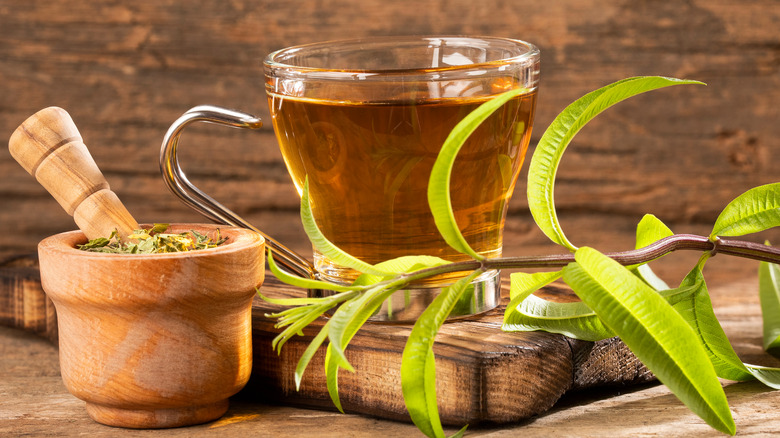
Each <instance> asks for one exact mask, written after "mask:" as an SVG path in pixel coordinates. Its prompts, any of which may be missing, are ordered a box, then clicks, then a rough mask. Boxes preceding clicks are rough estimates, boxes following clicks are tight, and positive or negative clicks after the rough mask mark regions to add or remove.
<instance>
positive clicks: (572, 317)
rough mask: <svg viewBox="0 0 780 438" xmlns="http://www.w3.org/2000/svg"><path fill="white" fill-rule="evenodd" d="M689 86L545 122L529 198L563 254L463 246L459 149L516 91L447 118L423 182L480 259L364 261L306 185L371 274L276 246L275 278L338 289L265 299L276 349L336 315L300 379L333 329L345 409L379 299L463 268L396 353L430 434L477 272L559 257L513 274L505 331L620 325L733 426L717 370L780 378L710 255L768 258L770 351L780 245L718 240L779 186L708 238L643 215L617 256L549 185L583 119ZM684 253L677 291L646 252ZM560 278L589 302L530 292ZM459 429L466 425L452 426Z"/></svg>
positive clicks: (606, 332)
mask: <svg viewBox="0 0 780 438" xmlns="http://www.w3.org/2000/svg"><path fill="white" fill-rule="evenodd" d="M682 84H701V82H697V81H687V80H679V79H672V78H663V77H655V76H654V77H638V78H629V79H625V80H622V81H618V82H615V83H613V84H610V85H608V86H606V87H603V88H601V89H598V90H596V91H593V92H591V93H589V94H587V95H585V96H583V97H582V98H580V99H578V100H577V101H575V102H574V103H572V104H571V105H569V106H568V107H567V108H566V109H565V110H564V111H563V112H561V114H560V115H559V116H558V117H557V118H556V119H555V120H554V121H553V122H552V124H551V125H550V127H549V128H548V129H547V131H546V132H545V133H544V135H543V136H542V138H541V139H540V141H539V144H538V145H537V148H536V151H535V153H534V155H533V157H532V160H531V163H530V168H529V176H528V200H529V208H530V210H531V213H532V215H533V217H534V220H535V222H536V223H537V225H538V226H539V228H540V229H541V230H542V232H544V234H545V235H547V236H548V237H549V238H550V239H551V240H552V241H553V242H554V243H556V244H558V245H560V246H563V247H564V248H566V249H567V250H568V251H570V252H568V253H564V254H555V255H545V256H530V257H505V258H495V259H484V258H482V257H480V256H479V255H478V254H477V253H476V252H475V251H474V250H473V249H472V248H471V247H470V246H469V245H468V243H467V242H466V240H465V238H464V237H463V236H462V234H461V233H460V229H459V227H458V225H457V223H456V221H455V217H454V213H453V211H452V206H451V203H450V197H449V181H450V174H451V172H452V165H453V163H454V161H455V157H456V156H457V154H458V151H459V150H460V148H461V147H462V146H463V144H464V143H465V141H466V139H467V138H468V136H469V135H470V134H471V132H473V131H474V129H476V127H477V126H479V124H480V123H481V122H482V121H484V120H485V119H486V118H487V117H489V116H490V115H491V114H492V113H493V112H494V111H495V110H496V109H497V108H499V107H500V106H501V105H503V104H504V103H505V102H506V101H507V100H509V99H511V98H512V97H514V94H513V92H508V93H505V94H503V95H500V96H498V97H496V98H494V99H493V100H490V101H488V102H486V103H485V104H483V105H482V106H480V107H479V108H477V109H476V110H475V111H473V112H472V113H471V114H469V115H468V116H466V117H465V118H464V119H463V121H461V122H460V123H459V124H458V125H457V126H456V127H455V128H454V129H453V131H452V132H451V134H450V136H449V137H448V138H447V140H446V141H445V143H444V144H443V146H442V149H441V151H440V153H439V157H438V159H437V161H436V163H435V164H434V168H433V171H432V172H431V177H430V180H429V186H428V187H429V188H428V202H429V206H430V208H431V212H432V213H433V216H434V219H435V222H436V226H437V228H438V230H439V232H440V233H441V234H442V236H443V237H444V239H445V241H446V242H447V243H448V244H449V245H450V246H452V247H453V248H455V249H456V250H458V251H459V252H461V253H464V254H469V255H471V257H472V258H473V259H474V260H471V261H465V262H457V263H451V262H448V261H446V260H442V259H440V258H436V257H430V256H411V257H401V258H398V259H394V260H389V261H386V262H382V263H378V264H376V265H369V264H367V263H365V262H363V261H361V260H358V259H356V258H354V257H352V256H351V255H349V254H346V253H344V252H343V251H342V250H341V249H339V248H338V247H336V246H335V245H333V244H332V243H331V242H329V241H328V240H327V239H326V238H325V236H324V235H322V233H321V231H320V230H319V228H318V227H317V224H316V223H315V222H314V219H313V216H312V214H311V210H310V206H309V200H308V184H306V185H305V186H304V190H303V196H302V197H301V219H302V222H303V224H304V229H305V231H306V233H307V235H308V236H309V239H310V240H311V241H312V243H313V245H314V246H315V247H316V248H317V249H318V250H319V251H320V252H322V253H323V254H324V255H326V256H327V257H328V258H330V259H332V260H334V261H336V262H337V263H339V264H341V265H343V266H345V267H348V268H352V269H355V270H357V271H359V272H363V274H362V275H361V276H360V277H358V278H357V280H356V281H355V282H354V283H353V284H352V285H350V286H339V285H334V284H331V283H327V282H323V281H318V280H312V279H308V278H301V277H297V276H294V275H291V274H289V273H286V272H284V271H282V270H281V269H280V268H279V267H278V266H277V265H276V263H275V262H274V260H273V256H272V254H271V253H270V252H269V256H268V261H269V266H270V270H271V271H272V272H273V273H274V275H276V276H277V277H278V278H279V279H280V280H282V281H284V282H286V283H288V284H291V285H294V286H298V287H304V288H308V289H326V290H332V291H334V292H336V293H335V294H334V295H331V296H327V297H321V298H292V299H271V298H268V297H263V299H265V300H267V301H269V302H271V303H275V304H279V305H283V306H290V308H288V309H286V310H284V311H281V312H279V313H276V314H273V315H271V316H272V317H274V318H277V320H278V322H277V327H278V328H282V329H283V330H282V332H281V333H280V334H279V335H278V336H277V338H276V339H275V340H274V342H273V346H274V348H275V349H277V350H280V349H281V348H282V346H283V345H284V343H285V342H286V341H287V340H289V339H290V338H291V337H292V336H295V335H296V334H300V333H301V330H302V329H303V328H304V327H305V326H307V325H308V324H309V323H311V322H313V321H314V320H316V319H317V318H319V317H321V316H322V315H323V314H324V313H325V312H329V311H332V312H333V313H332V315H331V317H330V318H329V319H328V321H327V322H326V323H325V324H324V325H323V326H322V328H321V329H320V332H319V333H318V334H317V335H316V336H315V338H314V339H313V340H312V342H311V343H310V344H309V346H308V348H307V349H306V350H305V351H304V353H303V354H302V356H301V358H300V359H299V362H298V366H297V368H296V371H295V379H296V384H297V385H298V386H299V385H300V382H301V379H302V376H303V373H304V371H305V369H306V367H307V366H308V364H309V362H310V360H311V358H312V357H313V356H314V354H315V352H316V351H317V350H318V349H319V348H320V347H321V346H323V345H324V344H325V341H326V340H327V341H328V343H327V347H325V348H326V357H325V374H326V381H327V385H328V391H329V393H330V395H331V399H332V401H333V403H334V404H335V406H336V407H338V408H339V410H341V403H340V401H339V396H338V372H339V370H340V369H342V368H343V369H346V370H348V371H354V368H353V367H352V365H351V364H350V363H349V361H348V360H347V358H346V355H345V354H344V351H345V349H346V348H347V347H348V345H349V342H350V340H351V339H352V338H353V337H354V335H355V334H356V333H357V331H358V330H359V329H360V327H361V326H362V325H363V324H364V323H365V322H366V321H367V320H368V319H369V318H370V317H371V315H372V314H374V313H375V312H376V311H377V309H378V308H379V307H380V306H381V305H382V303H383V302H384V301H385V300H386V299H388V298H389V297H390V296H391V295H392V294H393V293H394V292H396V291H398V290H401V289H403V288H404V287H406V286H408V285H409V284H412V283H414V282H416V281H419V280H421V279H423V278H428V277H431V276H434V275H440V274H444V273H452V272H465V273H468V274H465V275H464V277H463V278H461V279H460V280H458V281H457V282H455V283H454V284H452V285H451V286H449V287H446V288H444V290H443V291H442V292H441V293H440V294H439V296H437V297H436V299H435V300H434V301H433V302H432V303H431V304H430V305H429V307H428V308H427V309H426V310H425V312H423V314H421V315H420V317H419V318H418V319H417V321H416V323H415V324H414V327H413V328H412V332H411V334H410V336H409V338H408V340H407V344H406V348H405V349H404V353H403V357H402V365H401V380H402V382H401V384H402V389H403V395H404V400H405V403H406V406H407V410H408V411H409V413H410V415H411V418H412V421H413V422H414V423H415V425H417V427H418V428H419V429H420V431H421V432H423V433H424V434H425V435H427V436H430V437H443V436H444V431H443V428H442V425H441V421H440V419H439V414H438V407H437V399H436V392H435V378H436V377H435V365H434V364H435V358H434V355H433V343H434V338H435V336H436V333H437V332H438V330H439V328H440V327H441V325H442V324H443V323H444V321H445V320H446V318H447V316H448V315H449V314H450V313H451V312H452V310H453V309H454V308H455V306H456V305H457V303H458V302H459V300H460V299H461V298H462V297H463V296H465V295H466V294H467V293H468V292H469V290H470V289H471V288H472V287H473V286H472V285H471V281H472V280H473V279H474V278H476V277H477V276H478V275H479V274H480V273H482V272H484V271H485V270H488V269H515V270H522V269H528V268H552V269H556V268H557V270H552V271H546V272H535V273H527V272H515V273H512V274H511V276H510V278H511V287H510V298H511V302H510V304H509V306H508V307H507V309H506V312H505V315H504V324H503V327H502V328H503V330H506V331H530V330H545V331H549V332H554V333H561V334H564V335H566V336H571V337H574V338H578V339H584V340H591V341H595V340H599V339H605V338H609V337H614V336H618V337H620V339H622V340H623V342H624V343H625V344H626V345H627V346H628V347H629V348H630V349H631V351H632V352H633V353H634V354H635V355H636V356H637V358H639V359H640V360H641V361H642V362H643V363H644V364H645V366H647V367H648V368H649V369H650V370H651V371H652V372H653V373H654V374H655V375H656V376H657V377H658V379H659V380H660V381H661V382H662V383H664V384H665V385H667V387H669V389H670V390H671V391H672V392H673V393H674V394H675V395H676V396H677V397H678V398H679V399H680V400H681V401H682V402H683V403H685V404H686V405H687V406H688V407H689V408H690V409H691V410H692V411H693V412H695V413H696V414H697V415H699V416H700V417H701V418H702V419H703V420H704V421H706V422H707V423H708V424H709V425H710V426H712V427H713V428H715V429H717V430H719V431H722V432H725V433H729V434H734V433H735V431H736V425H735V423H734V420H733V418H732V416H731V412H730V410H729V406H728V402H727V400H726V397H725V393H724V392H723V388H722V387H721V385H720V382H719V380H718V378H719V377H720V378H725V379H730V380H737V381H743V380H750V379H758V380H760V381H761V382H763V383H765V384H766V385H768V386H770V387H772V388H780V369H773V368H767V367H760V366H754V365H749V364H744V363H742V361H741V360H740V359H739V358H738V357H737V355H736V353H735V352H734V350H733V348H732V347H731V344H730V343H729V341H728V339H727V338H726V336H725V334H724V332H723V329H722V328H721V326H720V324H719V323H718V321H717V318H716V317H715V315H714V312H713V310H712V303H711V301H710V298H709V294H708V292H707V286H706V283H705V281H704V278H703V275H702V270H703V267H704V265H705V263H706V262H707V260H709V259H710V258H711V257H712V256H714V255H715V254H727V255H731V256H737V257H746V258H751V259H755V260H759V261H761V264H760V269H759V283H760V297H761V302H762V309H763V311H764V332H765V340H764V345H765V348H766V349H767V350H768V351H770V352H775V351H778V350H780V269H779V268H778V265H777V263H780V248H775V247H772V246H768V245H760V244H756V243H752V242H747V241H741V240H735V239H724V237H736V236H743V235H746V234H750V233H756V232H760V231H763V230H767V229H769V228H773V227H776V226H778V225H780V183H775V184H768V185H765V186H760V187H756V188H754V189H751V190H749V191H747V192H746V193H744V194H743V195H740V196H739V197H737V198H736V199H734V200H733V201H732V202H731V203H729V204H728V205H727V206H726V208H725V209H724V210H723V212H722V213H721V214H720V216H719V217H718V219H717V220H716V222H715V225H714V227H713V230H712V232H711V233H710V235H709V236H706V237H704V236H696V235H689V234H674V233H673V232H672V231H671V230H670V229H669V228H668V227H666V225H664V224H663V223H662V222H661V221H660V220H658V219H657V218H655V217H654V216H652V215H647V216H645V217H644V218H643V219H642V221H641V222H640V223H639V225H638V228H637V246H636V249H634V250H630V251H623V252H616V253H607V254H602V253H600V252H599V251H597V250H595V249H593V248H587V247H583V248H577V247H576V246H575V245H574V244H572V243H571V241H570V240H569V239H568V238H567V237H566V235H565V234H564V233H563V230H562V228H561V226H560V222H559V220H558V217H557V213H556V210H555V203H554V182H555V176H556V173H557V169H558V166H559V163H560V161H561V159H562V157H563V153H564V152H565V150H566V148H567V146H568V145H569V143H570V142H571V140H572V138H573V137H574V135H575V134H576V133H577V132H578V131H579V130H580V129H581V128H582V127H583V126H585V124H587V122H588V121H590V120H591V119H592V118H593V117H595V116H596V115H598V114H599V113H601V112H602V111H604V110H605V109H607V108H609V107H610V106H612V105H614V104H616V103H618V102H620V101H622V100H624V99H627V98H629V97H631V96H634V95H637V94H640V93H643V92H646V91H650V90H655V89H659V88H663V87H668V86H672V85H682ZM514 93H515V94H516V93H517V92H514ZM677 250H693V251H700V252H701V253H702V255H701V257H700V259H699V262H698V263H697V264H696V266H694V267H693V269H692V270H691V271H690V273H689V274H688V276H686V278H685V279H684V280H683V281H682V282H681V284H680V285H679V286H678V287H676V288H670V287H669V286H667V285H666V283H664V282H663V281H662V280H661V279H660V278H658V277H657V276H656V275H655V274H654V273H653V272H652V270H651V269H650V267H649V265H648V264H647V263H648V262H651V261H653V260H655V259H657V258H659V257H662V256H664V255H666V254H668V253H670V252H673V251H677ZM559 279H562V280H563V281H564V282H566V283H567V284H568V285H569V286H570V287H571V288H572V290H573V291H574V293H575V294H576V295H577V296H578V297H579V298H580V300H581V302H576V303H554V302H548V301H545V300H543V299H541V298H539V297H537V296H535V295H534V294H533V292H535V291H537V290H539V289H540V288H542V287H544V286H546V285H547V284H549V283H551V282H553V281H556V280H559ZM334 309H335V310H334ZM464 432H465V427H464V428H463V429H461V430H460V431H459V432H458V434H457V435H462V434H463V433H464Z"/></svg>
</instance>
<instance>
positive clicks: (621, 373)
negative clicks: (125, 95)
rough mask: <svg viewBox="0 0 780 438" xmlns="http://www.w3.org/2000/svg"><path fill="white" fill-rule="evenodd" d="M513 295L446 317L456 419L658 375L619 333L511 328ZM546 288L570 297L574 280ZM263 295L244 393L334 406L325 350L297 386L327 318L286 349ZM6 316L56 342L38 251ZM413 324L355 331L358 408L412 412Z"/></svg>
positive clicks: (512, 411) (443, 362)
mask: <svg viewBox="0 0 780 438" xmlns="http://www.w3.org/2000/svg"><path fill="white" fill-rule="evenodd" d="M263 289H264V291H263V292H264V293H266V294H268V295H269V296H301V294H304V293H305V291H303V290H301V289H297V288H292V287H290V286H287V285H284V284H281V283H279V282H278V281H277V280H276V279H275V278H273V277H271V276H269V277H267V279H266V283H265V285H264V286H263ZM504 292H505V293H504V295H505V296H504V300H503V303H504V304H503V305H502V306H501V307H499V308H497V309H495V310H493V311H491V312H488V313H486V314H483V315H479V316H477V317H473V318H469V319H462V320H458V321H453V322H448V323H446V324H445V325H444V326H443V327H442V329H441V331H440V332H439V334H438V336H437V338H436V344H435V346H434V353H435V354H436V373H437V393H438V398H439V410H440V414H441V418H442V421H443V422H444V423H445V424H448V425H463V424H472V425H474V424H479V423H499V424H500V423H510V422H516V421H519V420H523V419H526V418H529V417H531V416H534V415H537V414H540V413H543V412H545V411H547V410H548V409H549V408H551V407H552V406H553V405H554V404H555V403H556V402H557V401H558V399H560V397H561V396H562V395H563V394H564V393H566V392H568V391H576V390H583V389H587V388H592V387H599V386H614V385H633V384H637V383H642V382H648V381H651V380H654V377H653V375H652V374H651V373H650V372H649V371H648V370H647V369H646V368H645V367H644V366H643V365H642V364H641V363H640V362H639V361H638V360H637V359H636V358H635V357H634V356H633V354H631V352H630V351H629V350H628V348H627V347H626V346H625V345H624V344H623V343H622V342H621V341H620V340H618V339H616V338H613V339H607V340H604V341H599V342H595V343H594V342H584V341H577V340H573V339H570V338H567V337H565V336H561V335H556V334H550V333H543V332H532V333H505V332H502V331H501V321H502V315H503V309H504V307H503V306H505V305H506V302H507V296H506V295H507V293H506V292H508V291H507V290H506V289H504ZM543 294H545V295H547V296H548V297H552V298H554V299H561V300H570V299H571V293H570V292H569V291H568V290H566V289H565V288H559V287H548V288H546V289H545V290H544V292H543ZM279 309H280V308H279V307H276V306H273V305H270V304H268V303H265V302H263V301H262V300H260V299H259V298H256V299H255V301H254V304H253V321H252V323H253V344H254V362H253V363H254V365H253V371H252V377H251V379H250V382H249V384H248V385H247V387H246V388H245V389H244V390H243V391H242V392H241V393H240V394H239V396H240V397H243V398H248V399H251V400H256V401H259V402H264V403H274V404H290V405H297V406H305V407H312V408H317V409H333V405H332V403H331V401H330V397H329V395H328V392H327V389H326V384H325V375H324V371H323V362H324V356H325V355H324V351H323V350H322V349H320V351H319V352H318V353H317V355H315V357H314V358H313V359H312V361H311V363H310V364H309V368H308V369H307V371H306V373H305V374H304V378H303V381H302V384H301V388H300V391H296V389H295V381H294V370H295V366H296V364H297V361H298V358H299V357H300V355H301V353H303V351H304V349H305V348H306V347H307V346H308V343H309V342H310V341H311V339H312V337H313V336H314V335H315V334H316V333H317V331H318V329H319V327H321V324H322V323H323V322H322V321H317V322H315V323H314V324H312V325H311V326H310V327H309V328H307V329H306V330H305V331H304V334H303V336H299V337H295V338H293V339H291V340H290V341H289V342H288V343H287V344H286V345H285V346H284V349H283V350H282V353H281V354H279V355H277V354H276V352H274V351H272V350H271V340H272V339H273V338H274V337H275V336H276V334H277V333H278V332H279V331H278V330H277V329H275V328H274V320H272V319H269V318H268V317H266V316H265V315H266V314H268V313H272V312H274V311H277V310H279ZM0 325H4V326H11V327H19V328H22V329H25V330H28V331H31V332H34V333H37V334H40V335H42V336H45V337H47V338H48V339H50V340H52V341H53V342H56V339H57V325H56V312H55V309H54V307H53V305H52V304H51V302H50V301H49V300H48V299H47V298H46V296H45V294H44V293H43V290H42V289H41V286H40V275H39V272H38V269H37V260H36V258H35V257H34V256H20V257H15V258H10V259H7V260H0ZM410 331H411V326H407V325H391V324H367V325H366V326H365V327H364V328H363V329H362V330H360V332H358V334H357V335H356V336H355V337H354V339H353V340H352V342H351V344H350V346H349V348H348V349H347V351H346V353H347V358H348V359H349V360H350V362H351V363H352V365H353V366H354V367H355V369H356V372H355V373H350V372H347V371H345V370H341V372H340V374H339V392H340V396H341V402H342V405H343V407H344V409H345V410H346V411H348V412H353V413H360V414H365V415H371V416H376V417H381V418H388V419H395V420H402V421H408V420H409V417H408V414H407V413H406V408H405V406H404V402H403V396H402V394H401V384H400V366H401V354H402V352H403V348H404V345H405V343H406V338H407V336H408V334H409V332H410Z"/></svg>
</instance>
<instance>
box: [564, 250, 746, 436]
mask: <svg viewBox="0 0 780 438" xmlns="http://www.w3.org/2000/svg"><path fill="white" fill-rule="evenodd" d="M575 260H576V261H577V263H572V264H569V265H568V266H567V267H566V268H564V270H563V278H564V280H565V281H566V282H567V283H568V284H569V285H570V286H571V287H572V288H573V289H574V291H575V293H577V295H578V296H579V297H580V298H581V299H582V301H583V302H585V303H586V304H587V305H588V307H590V308H591V309H593V310H594V311H595V312H596V314H597V315H598V316H599V318H601V319H602V320H603V321H604V323H605V325H606V326H607V327H609V328H610V329H612V330H613V331H614V332H615V333H616V334H617V335H618V336H620V338H621V339H622V340H623V342H624V343H625V344H626V345H627V346H628V347H629V348H630V349H631V351H632V352H633V353H634V354H635V355H636V356H637V358H638V359H639V360H641V361H642V363H644V364H645V366H647V367H648V368H649V369H650V371H652V372H653V373H654V374H655V375H656V377H658V379H659V380H660V381H661V382H662V383H664V384H665V385H666V386H667V387H668V388H669V389H670V390H671V391H672V392H673V393H674V394H675V395H676V396H677V397H678V398H679V399H680V400H681V401H682V402H683V403H685V405H687V406H688V408H689V409H691V410H692V411H693V412H694V413H696V414H697V415H699V416H700V417H701V418H702V419H704V420H705V421H706V422H707V424H709V425H710V426H712V427H713V428H715V429H717V430H719V431H721V432H724V433H728V434H731V435H733V434H734V433H735V430H736V426H735V424H734V419H733V418H732V416H731V411H730V410H729V406H728V401H727V400H726V395H725V393H724V392H723V388H722V387H721V385H720V382H719V380H718V377H717V375H716V373H715V369H714V368H713V365H712V363H711V362H710V360H709V357H708V355H707V352H706V351H705V350H704V347H703V346H702V344H701V342H700V341H699V337H698V335H697V334H696V333H695V332H694V330H693V329H692V328H691V326H690V325H688V323H687V322H686V321H685V320H684V319H683V317H682V316H681V315H680V314H679V313H677V312H676V311H675V310H674V309H673V308H672V307H671V306H670V305H669V304H668V303H667V302H666V301H665V300H664V298H663V297H661V296H660V295H659V294H658V293H656V291H654V290H653V289H652V288H650V287H649V286H647V285H646V284H645V283H644V282H642V280H641V279H639V278H637V277H636V276H634V275H633V274H631V273H630V271H628V270H627V269H626V268H625V267H623V266H621V265H620V264H618V263H617V262H615V261H614V260H612V259H610V258H608V257H606V256H604V255H603V254H601V253H599V252H598V251H596V250H594V249H591V248H580V249H578V250H577V252H576V254H575Z"/></svg>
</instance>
